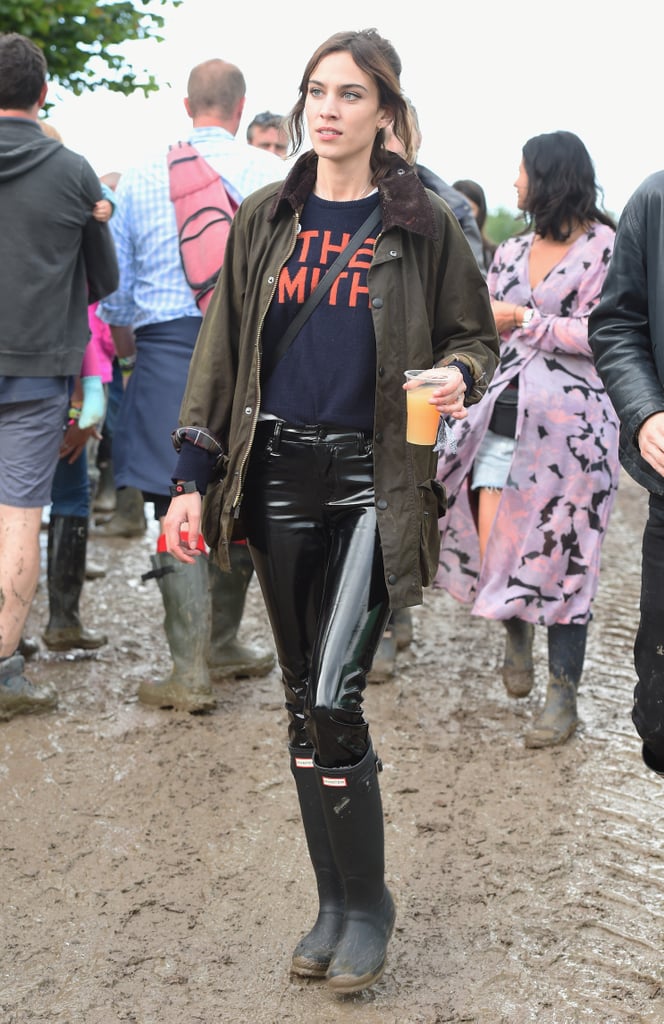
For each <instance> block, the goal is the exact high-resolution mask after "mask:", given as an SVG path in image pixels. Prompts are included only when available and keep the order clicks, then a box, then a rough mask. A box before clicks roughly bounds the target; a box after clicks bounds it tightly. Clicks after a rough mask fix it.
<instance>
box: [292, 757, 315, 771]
mask: <svg viewBox="0 0 664 1024" xmlns="http://www.w3.org/2000/svg"><path fill="white" fill-rule="evenodd" d="M313 766H314V759H313V757H296V758H295V767H296V768H313Z"/></svg>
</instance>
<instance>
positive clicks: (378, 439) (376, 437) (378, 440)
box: [374, 431, 383, 444]
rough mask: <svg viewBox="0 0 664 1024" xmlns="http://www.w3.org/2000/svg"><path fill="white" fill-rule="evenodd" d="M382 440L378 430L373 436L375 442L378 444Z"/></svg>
mask: <svg viewBox="0 0 664 1024" xmlns="http://www.w3.org/2000/svg"><path fill="white" fill-rule="evenodd" d="M382 440H383V435H382V434H381V433H380V431H379V432H378V433H377V434H376V435H375V437H374V441H377V442H378V444H380V442H381V441H382Z"/></svg>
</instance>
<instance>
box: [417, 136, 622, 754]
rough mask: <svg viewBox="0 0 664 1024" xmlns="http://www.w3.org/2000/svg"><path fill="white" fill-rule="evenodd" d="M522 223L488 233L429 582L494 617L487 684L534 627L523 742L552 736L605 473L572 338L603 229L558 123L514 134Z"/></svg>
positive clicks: (585, 377) (584, 622)
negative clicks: (485, 372)
mask: <svg viewBox="0 0 664 1024" xmlns="http://www.w3.org/2000/svg"><path fill="white" fill-rule="evenodd" d="M514 184H515V188H516V190H517V203H518V207H519V209H520V210H522V211H523V214H524V217H525V219H526V222H527V229H526V231H525V232H524V233H523V234H521V235H519V236H517V237H514V238H509V239H507V240H506V241H505V242H502V243H501V244H500V245H499V246H498V248H497V250H496V253H495V256H494V259H493V264H492V267H491V270H490V272H489V274H488V278H487V284H488V286H489V292H490V294H491V297H492V307H493V313H494V316H495V318H496V326H497V327H498V331H499V333H500V337H501V360H500V367H499V369H498V371H497V372H496V374H495V376H494V378H493V380H492V382H491V386H490V388H489V392H488V394H487V397H486V399H485V400H484V401H483V402H482V404H481V406H480V407H478V408H477V409H476V410H475V409H472V410H470V414H469V416H468V418H467V419H466V420H465V421H464V422H463V423H462V424H460V425H458V427H457V433H458V437H457V441H458V455H451V454H443V455H442V456H441V459H440V464H439V472H438V477H439V479H440V480H441V481H443V482H444V483H445V487H446V490H447V493H448V500H449V510H448V513H447V515H446V516H445V518H444V520H442V531H443V532H442V545H441V561H440V568H439V571H438V574H437V577H436V583H435V585H437V586H439V587H443V588H444V589H446V590H448V591H449V592H450V593H451V594H452V595H453V596H454V597H455V598H457V599H458V600H459V601H462V602H465V603H468V604H472V614H473V615H481V616H483V617H485V618H488V619H499V620H502V621H504V623H505V627H506V631H507V636H506V647H505V659H504V664H503V668H502V675H503V682H504V684H505V687H506V689H507V692H508V693H509V694H510V695H511V696H512V697H525V696H527V695H528V694H529V693H530V691H531V689H532V687H533V684H534V665H533V655H532V648H533V635H534V627H535V626H536V625H540V626H546V627H547V632H548V636H547V639H548V656H549V666H548V667H549V674H548V686H547V690H546V698H545V701H544V705H543V708H542V709H541V711H540V713H539V715H538V716H537V718H536V719H535V722H534V723H533V725H532V727H531V728H530V730H529V731H528V732H527V734H526V737H525V742H526V746H528V747H546V746H553V745H555V744H559V743H564V742H565V740H567V738H568V737H569V736H571V735H572V733H573V732H574V730H575V729H576V727H577V724H578V718H577V707H576V692H577V688H578V685H579V681H580V679H581V672H582V669H583V661H584V656H585V646H586V635H587V629H588V622H589V621H590V618H591V606H592V602H593V599H594V596H595V593H596V590H597V583H598V574H599V565H600V553H601V545H602V541H603V540H604V537H605V535H606V527H607V524H608V521H609V516H610V513H611V509H612V507H613V502H614V499H615V495H616V490H617V486H618V478H619V464H618V420H617V417H616V414H615V412H614V410H613V407H612V405H611V402H610V401H609V398H608V396H607V394H606V392H605V390H604V388H603V386H602V383H601V381H600V379H599V376H598V374H597V371H596V370H595V366H594V364H593V359H592V354H591V351H590V348H589V345H588V316H589V313H590V311H591V310H592V309H593V308H594V306H595V305H596V304H597V302H598V300H599V296H600V291H601V288H602V283H603V281H604V277H605V275H606V271H607V267H608V263H609V259H610V257H611V253H612V249H613V240H614V235H615V227H614V223H613V221H612V219H611V218H610V217H609V216H608V215H607V214H606V213H605V212H603V211H602V210H601V209H600V208H599V207H598V205H597V196H598V191H599V190H598V186H597V184H596V181H595V172H594V168H593V164H592V161H591V159H590V156H589V154H588V151H587V150H586V147H585V146H584V144H583V143H582V142H581V140H580V139H579V138H577V136H576V135H573V134H572V133H571V132H552V133H550V134H546V135H538V136H537V137H536V138H533V139H530V140H529V141H528V142H527V143H526V145H525V146H524V148H523V159H522V161H521V165H520V167H519V174H518V177H517V179H516V181H515V183H514Z"/></svg>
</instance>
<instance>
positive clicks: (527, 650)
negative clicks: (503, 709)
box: [503, 619, 535, 697]
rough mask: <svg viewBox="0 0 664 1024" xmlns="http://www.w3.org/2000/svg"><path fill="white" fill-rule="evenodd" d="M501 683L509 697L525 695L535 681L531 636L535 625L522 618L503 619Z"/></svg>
mask: <svg viewBox="0 0 664 1024" xmlns="http://www.w3.org/2000/svg"><path fill="white" fill-rule="evenodd" d="M504 624H505V629H506V630H507V636H506V637H505V661H504V662H503V683H504V684H505V689H506V690H507V692H508V693H509V695H510V697H527V696H528V694H529V693H530V691H531V690H532V688H533V684H534V682H535V667H534V665H533V638H534V636H535V627H534V626H533V625H532V623H530V622H523V620H522V619H505V622H504Z"/></svg>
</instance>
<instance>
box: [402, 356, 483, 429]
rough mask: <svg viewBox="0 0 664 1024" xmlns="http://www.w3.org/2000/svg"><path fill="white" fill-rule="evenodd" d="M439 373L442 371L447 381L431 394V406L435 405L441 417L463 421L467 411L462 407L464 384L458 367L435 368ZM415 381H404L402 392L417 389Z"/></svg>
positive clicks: (464, 397) (464, 391) (464, 394)
mask: <svg viewBox="0 0 664 1024" xmlns="http://www.w3.org/2000/svg"><path fill="white" fill-rule="evenodd" d="M436 370H437V371H438V372H440V371H441V370H444V371H445V373H446V374H447V380H445V381H443V382H442V383H441V384H438V385H437V387H435V388H434V389H433V391H432V392H431V399H430V402H431V405H435V406H436V408H437V409H438V412H439V413H440V415H441V416H451V417H452V419H454V420H464V419H465V418H466V416H467V415H468V410H467V409H466V408H465V407H464V402H465V399H466V382H465V381H464V379H463V374H462V373H461V370H460V369H459V368H458V366H444V367H436ZM418 386H419V385H418V383H417V381H416V380H410V381H406V383H405V384H404V385H403V388H404V391H409V390H410V389H411V388H416V387H418Z"/></svg>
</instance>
